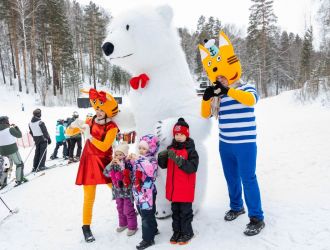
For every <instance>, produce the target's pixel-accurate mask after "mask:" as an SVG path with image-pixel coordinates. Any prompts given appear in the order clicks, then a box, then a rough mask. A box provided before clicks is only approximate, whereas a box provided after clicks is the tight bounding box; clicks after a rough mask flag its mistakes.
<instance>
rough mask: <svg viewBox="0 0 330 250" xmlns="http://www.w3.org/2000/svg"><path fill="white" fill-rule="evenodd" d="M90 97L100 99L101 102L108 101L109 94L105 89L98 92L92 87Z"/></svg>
mask: <svg viewBox="0 0 330 250" xmlns="http://www.w3.org/2000/svg"><path fill="white" fill-rule="evenodd" d="M89 99H92V100H96V99H99V100H100V101H101V102H103V103H105V102H106V101H107V94H106V93H105V92H104V91H100V92H98V91H97V90H96V89H90V90H89Z"/></svg>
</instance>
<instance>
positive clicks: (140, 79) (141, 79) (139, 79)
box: [129, 74, 149, 90]
mask: <svg viewBox="0 0 330 250" xmlns="http://www.w3.org/2000/svg"><path fill="white" fill-rule="evenodd" d="M148 81H149V77H148V76H147V75H146V74H141V75H139V76H136V77H132V78H131V80H130V81H129V84H130V85H131V86H132V88H133V89H135V90H136V89H138V88H139V87H141V88H144V87H145V86H146V85H147V83H148Z"/></svg>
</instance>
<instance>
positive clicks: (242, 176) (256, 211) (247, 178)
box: [219, 141, 264, 220]
mask: <svg viewBox="0 0 330 250" xmlns="http://www.w3.org/2000/svg"><path fill="white" fill-rule="evenodd" d="M219 149H220V156H221V162H222V168H223V172H224V175H225V178H226V181H227V186H228V191H229V198H230V208H231V209H232V210H234V211H238V210H240V209H241V208H242V207H243V200H242V184H243V189H244V199H245V202H246V206H247V208H248V215H249V217H250V218H251V217H256V218H258V219H261V220H263V218H264V216H263V211H262V208H261V199H260V191H259V186H258V181H257V176H256V160H257V145H256V143H240V144H231V143H225V142H222V141H220V145H219Z"/></svg>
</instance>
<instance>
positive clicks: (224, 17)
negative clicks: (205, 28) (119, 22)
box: [78, 0, 317, 35]
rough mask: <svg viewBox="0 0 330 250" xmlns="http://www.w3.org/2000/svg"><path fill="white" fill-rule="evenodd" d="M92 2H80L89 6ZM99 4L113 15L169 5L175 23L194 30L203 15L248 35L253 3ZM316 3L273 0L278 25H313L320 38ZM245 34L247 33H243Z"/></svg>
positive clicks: (111, 0) (110, 0)
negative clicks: (131, 8) (146, 6)
mask: <svg viewBox="0 0 330 250" xmlns="http://www.w3.org/2000/svg"><path fill="white" fill-rule="evenodd" d="M89 1H90V0H78V2H80V3H82V4H88V3H89ZM93 2H95V3H96V4H97V5H100V6H102V7H103V8H105V9H107V10H109V11H110V12H111V13H112V15H113V16H116V14H117V13H119V12H120V11H122V10H124V9H127V8H128V7H129V6H135V5H140V4H145V3H148V4H153V5H158V4H162V3H168V4H170V5H171V6H172V8H173V9H174V24H175V25H176V26H177V27H187V28H188V29H189V30H195V29H196V24H197V20H198V18H199V17H200V16H201V15H204V16H207V17H209V16H214V17H218V18H219V20H220V21H221V22H222V23H233V24H236V25H238V26H239V27H241V28H242V29H243V32H246V28H247V26H248V22H249V21H248V19H249V14H250V11H249V8H250V6H251V1H250V0H200V1H189V0H93ZM315 2H316V1H315V0H274V13H275V15H276V16H277V17H278V25H279V26H280V27H281V28H282V29H284V30H286V31H288V32H294V33H298V34H300V35H303V34H304V31H305V26H306V22H307V25H309V24H310V22H312V24H313V26H315V27H314V31H315V35H317V23H316V21H315V16H316V15H315V13H316V10H317V6H316V4H315ZM244 35H245V34H244Z"/></svg>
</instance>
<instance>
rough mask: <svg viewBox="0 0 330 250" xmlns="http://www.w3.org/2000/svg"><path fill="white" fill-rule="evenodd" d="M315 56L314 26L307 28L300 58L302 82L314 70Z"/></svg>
mask: <svg viewBox="0 0 330 250" xmlns="http://www.w3.org/2000/svg"><path fill="white" fill-rule="evenodd" d="M312 56H313V30H312V27H310V28H309V29H307V30H306V32H305V36H304V40H303V44H302V50H301V59H300V83H301V84H303V83H304V82H305V81H307V80H309V79H310V77H311V72H312Z"/></svg>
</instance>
